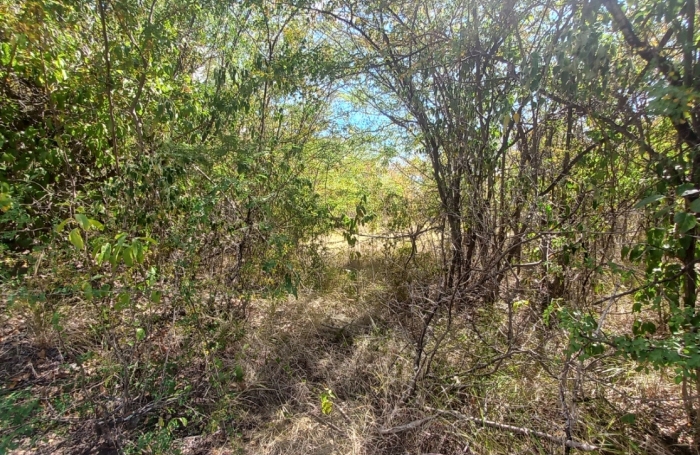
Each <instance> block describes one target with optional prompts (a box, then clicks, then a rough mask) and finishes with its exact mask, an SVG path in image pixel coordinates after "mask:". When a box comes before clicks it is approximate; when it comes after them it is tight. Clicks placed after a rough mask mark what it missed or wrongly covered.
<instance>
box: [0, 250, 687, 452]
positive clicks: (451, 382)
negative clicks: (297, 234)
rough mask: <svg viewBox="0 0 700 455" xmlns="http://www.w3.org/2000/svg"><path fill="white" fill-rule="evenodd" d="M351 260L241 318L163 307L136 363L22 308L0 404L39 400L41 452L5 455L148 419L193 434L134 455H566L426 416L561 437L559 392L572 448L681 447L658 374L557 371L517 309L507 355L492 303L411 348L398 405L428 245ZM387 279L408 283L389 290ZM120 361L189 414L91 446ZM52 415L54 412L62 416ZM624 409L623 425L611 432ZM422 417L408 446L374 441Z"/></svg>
mask: <svg viewBox="0 0 700 455" xmlns="http://www.w3.org/2000/svg"><path fill="white" fill-rule="evenodd" d="M358 248H359V250H360V251H361V252H362V256H361V259H359V260H357V258H354V259H353V260H350V259H348V257H349V256H348V252H347V250H344V249H337V250H332V249H329V250H328V251H327V252H326V255H327V256H326V257H325V258H324V260H325V261H326V262H327V264H330V265H329V273H328V274H327V276H326V277H325V279H326V286H325V288H326V289H332V291H328V290H326V291H323V292H320V293H318V292H312V291H307V292H304V293H303V294H302V295H300V297H299V298H298V299H294V298H288V299H282V300H263V299H257V300H253V301H251V302H250V303H249V304H248V306H247V308H246V316H245V318H244V319H241V318H240V315H235V314H234V313H231V312H230V311H229V310H228V309H225V308H224V307H221V304H219V303H217V302H214V303H213V305H209V304H207V305H209V306H207V305H204V304H200V306H191V307H188V306H182V305H181V304H180V303H178V302H179V301H178V299H177V296H175V295H169V296H167V297H166V298H164V299H163V303H162V304H161V306H160V307H158V308H153V309H152V310H150V311H147V312H145V313H144V314H143V315H142V316H141V320H140V321H139V322H140V323H143V324H146V325H145V326H146V327H147V328H148V330H147V333H148V337H147V343H144V344H143V345H142V346H141V348H140V350H138V349H136V348H134V349H135V350H134V351H132V350H130V348H129V347H128V345H124V351H123V352H122V353H121V354H120V353H119V352H116V351H115V350H113V349H110V346H108V345H107V346H106V345H104V344H100V343H101V342H102V343H103V341H101V340H104V337H101V336H99V335H98V334H95V333H93V332H92V331H91V329H90V327H91V326H94V325H95V322H96V321H97V320H98V318H99V315H98V314H97V313H96V312H95V309H94V308H92V307H91V306H90V305H87V304H84V303H76V302H66V308H65V310H66V311H67V310H68V309H69V308H70V310H71V311H73V312H76V311H79V312H80V314H81V317H80V318H67V319H66V321H65V324H64V326H65V327H64V330H63V332H62V334H61V337H60V338H59V337H56V336H55V334H52V332H51V331H50V330H48V331H47V330H44V332H45V333H43V334H42V333H38V332H41V331H38V330H37V329H36V328H35V326H33V325H32V319H31V316H32V313H31V311H29V310H28V309H27V308H19V307H18V308H15V309H14V310H12V311H10V312H9V313H8V314H11V315H12V318H11V319H8V320H5V321H3V322H4V325H3V329H2V330H3V332H2V337H3V338H2V346H3V351H2V353H1V355H2V357H1V359H2V361H3V364H2V365H3V366H2V370H0V374H1V376H0V382H1V383H2V384H3V385H4V388H5V391H8V390H19V389H23V390H30V391H31V393H33V394H34V395H35V396H38V397H40V398H41V400H42V402H41V403H42V405H41V416H42V417H41V419H39V420H40V421H41V422H43V423H41V422H40V423H39V424H38V426H37V431H39V432H40V433H41V434H40V437H38V438H36V439H35V440H33V439H31V438H30V437H27V438H25V439H24V440H23V441H22V444H21V446H20V448H19V449H18V450H17V451H15V452H13V453H17V454H19V453H47V454H48V453H57V454H58V453H66V454H67V453H111V452H109V451H108V450H111V449H108V448H107V447H109V444H108V443H109V441H110V440H111V439H114V438H122V439H123V442H122V445H121V446H122V448H123V449H125V450H126V449H129V448H131V453H140V452H139V451H138V450H136V449H135V447H136V445H135V444H136V443H135V442H134V441H135V438H138V437H144V435H149V434H152V433H153V432H155V431H156V430H157V429H158V424H157V422H158V419H159V418H160V419H164V420H165V421H166V422H167V420H168V419H171V418H173V417H178V416H183V415H187V416H188V419H189V420H190V422H189V425H188V426H187V427H186V428H179V429H176V430H174V431H172V432H170V433H168V434H167V435H166V436H168V437H170V443H169V445H167V446H164V447H169V448H163V449H158V448H157V445H155V444H151V445H148V446H147V448H146V449H144V450H141V452H144V453H175V452H174V451H176V450H179V451H180V452H181V453H183V454H192V455H194V454H204V453H212V454H214V453H218V454H238V453H241V454H256V455H258V454H259V455H273V454H280V455H281V454H319V455H321V454H328V455H331V454H339V455H340V454H357V455H373V454H378V455H380V454H381V455H384V454H386V455H393V454H397V455H398V454H402V455H403V454H429V453H431V454H457V453H459V454H480V455H485V454H503V453H522V454H530V453H562V452H563V448H562V447H561V446H560V445H557V444H555V443H552V442H550V441H546V440H542V439H538V438H533V437H523V436H519V435H515V434H510V433H507V432H504V431H502V430H499V429H494V428H488V427H483V426H480V425H477V424H475V423H474V422H470V421H466V420H460V419H455V418H453V417H450V416H446V415H437V414H435V413H434V412H433V411H431V409H443V410H454V411H458V412H460V413H462V414H465V415H468V416H472V417H477V418H486V419H489V420H492V421H497V422H503V423H507V424H510V425H515V426H521V427H525V428H531V429H535V430H538V431H542V432H546V433H549V434H551V435H554V436H557V437H564V436H565V433H564V428H565V413H564V411H563V406H562V394H563V396H564V399H565V403H566V405H567V408H568V411H569V414H570V416H571V419H572V422H573V424H572V436H573V437H574V439H576V440H579V441H585V442H589V443H593V444H597V445H599V446H602V447H604V448H605V451H604V453H610V454H613V453H649V454H669V453H673V452H672V451H671V448H670V447H669V445H668V442H669V441H670V440H671V439H673V438H674V437H675V436H678V435H679V434H680V435H681V440H682V437H683V434H685V433H684V431H686V430H687V428H686V427H685V422H684V420H683V413H682V406H681V403H680V401H679V400H678V399H679V397H680V392H679V389H678V386H676V385H674V384H673V381H672V378H671V377H669V375H668V373H667V372H656V371H650V372H635V371H634V368H635V367H636V365H634V364H632V363H631V362H627V361H624V360H622V359H620V358H619V357H615V356H608V357H604V358H602V359H600V360H595V361H594V360H587V361H585V362H572V363H570V364H569V365H568V367H567V362H566V357H565V355H564V353H563V352H564V348H565V346H566V344H567V338H566V335H565V332H564V331H563V330H561V329H560V328H557V327H556V326H554V327H552V328H546V327H544V326H543V324H542V323H541V322H537V321H538V316H537V315H536V314H534V312H535V309H534V308H532V307H531V306H530V305H524V306H521V307H520V308H518V309H517V311H515V313H514V317H513V322H512V327H513V330H512V335H511V340H510V341H509V340H508V336H507V326H508V321H507V317H506V315H507V307H506V306H505V304H504V303H503V302H497V303H495V304H493V305H491V306H489V307H484V308H462V309H459V310H455V312H454V313H453V314H452V315H451V318H450V317H448V314H447V313H446V312H440V313H438V314H437V316H436V318H435V319H434V320H433V323H432V325H431V328H430V330H429V331H428V337H427V339H428V341H427V344H426V346H425V352H426V354H427V355H428V356H431V357H432V362H431V365H430V370H429V371H428V372H427V374H426V373H425V372H423V374H421V375H420V376H419V378H418V381H417V382H416V390H415V393H414V394H413V395H412V397H410V399H404V398H405V397H406V395H405V394H406V391H407V389H408V388H409V385H410V384H411V381H412V379H413V377H414V371H413V361H414V353H415V342H416V339H417V337H416V334H417V331H419V329H420V323H421V320H422V317H423V315H424V312H425V308H422V307H421V306H420V301H419V299H418V300H416V299H417V296H418V297H419V294H420V292H422V291H421V289H420V287H419V285H418V284H415V283H424V282H426V281H428V280H429V279H430V276H431V274H434V270H432V269H430V268H427V267H424V265H425V264H430V262H431V260H430V259H431V255H432V254H433V253H431V252H430V251H428V250H429V246H426V247H425V249H423V250H420V251H419V254H418V255H417V257H416V258H415V260H414V262H413V264H414V265H412V266H411V267H409V268H403V267H399V266H396V265H395V264H396V262H401V261H397V260H396V258H395V257H392V255H394V254H399V255H400V254H401V253H400V252H398V253H397V251H391V252H389V253H386V252H384V251H383V250H382V245H381V242H377V241H373V242H370V241H367V242H361V243H360V245H359V247H358ZM397 248H400V245H399V246H398V247H397ZM385 253H386V254H385ZM399 259H402V258H399ZM403 259H405V257H404V258H403ZM433 259H434V257H433ZM392 260H393V261H394V262H393V265H392ZM407 276H408V277H409V278H414V279H412V280H411V279H409V280H406V278H407ZM400 280H403V282H404V283H405V282H406V281H408V282H409V283H411V282H413V283H414V284H408V285H404V287H403V288H399V287H397V286H396V283H397V282H399V281H400ZM424 290H425V289H423V291H424ZM426 292H427V291H426ZM203 300H206V299H203ZM203 305H204V306H203ZM627 306H629V302H624V301H621V302H618V305H617V307H616V308H613V310H612V311H611V312H610V316H609V317H608V320H607V321H606V324H608V325H609V326H610V327H612V328H615V329H616V330H623V328H624V327H629V324H628V323H629V321H628V319H629V314H628V312H627V311H626V307H627ZM226 308H227V307H226ZM195 312H199V313H195ZM195 316H197V318H196V319H192V318H195ZM127 322H128V320H126V319H125V321H123V323H124V324H123V325H122V326H118V325H116V324H115V327H116V328H115V332H114V333H115V336H117V337H121V338H125V337H127V336H128V335H129V330H128V327H129V325H128V324H126V323H127ZM121 338H120V339H121ZM511 351H512V352H511ZM86 352H93V353H94V355H93V356H92V357H91V358H90V359H87V360H85V361H83V363H82V365H81V366H78V365H77V364H76V361H75V358H76V357H77V356H78V355H84V354H85V353H86ZM125 353H126V354H129V355H131V356H132V357H131V358H132V359H135V360H134V361H136V362H137V363H138V365H139V368H140V369H138V370H135V372H134V373H133V375H134V377H136V378H141V379H139V380H142V381H145V380H146V378H147V377H148V375H155V376H154V378H160V376H159V375H161V372H165V368H164V364H165V363H164V362H166V361H170V362H171V363H173V364H174V365H175V367H174V368H175V369H174V370H173V372H172V374H170V375H169V376H168V378H170V379H171V380H172V381H174V383H175V386H174V389H173V390H174V392H172V393H173V394H175V395H178V394H180V396H182V397H185V398H186V401H185V402H183V403H180V404H179V405H176V404H174V402H173V403H170V404H167V406H166V405H163V406H162V407H159V408H153V410H152V411H150V413H149V414H148V415H146V416H144V417H143V420H142V421H141V422H142V424H143V425H142V426H143V428H140V427H138V426H137V427H128V426H125V425H122V426H117V427H115V428H113V429H112V430H111V431H112V433H111V434H109V435H106V434H104V433H103V434H95V432H94V428H93V427H94V423H95V418H96V417H95V414H94V413H95V412H96V411H95V410H86V408H85V407H86V406H87V405H88V404H89V402H90V401H91V400H92V401H94V402H97V403H99V404H100V406H102V407H105V408H107V409H114V410H115V412H116V410H117V409H119V401H118V400H117V399H116V398H115V397H116V396H117V395H118V392H119V386H120V381H119V377H120V376H119V375H120V355H125ZM503 353H507V355H503ZM28 365H31V366H28ZM567 368H568V369H567ZM32 370H33V371H32ZM564 371H566V373H565V374H564V373H563V372H564ZM139 375H140V376H139ZM238 375H240V377H239V376H238ZM164 377H165V376H164ZM562 377H563V378H565V380H564V381H563V382H562ZM154 381H155V384H156V386H157V385H158V384H159V382H158V380H155V379H154ZM79 383H80V384H81V385H78V384H79ZM134 387H137V386H136V385H135V386H134ZM562 387H563V388H562ZM156 388H157V387H156ZM328 392H331V393H332V394H333V396H334V398H332V399H331V401H332V402H333V408H332V411H331V412H330V413H329V414H324V413H323V412H322V409H321V396H322V394H324V393H328ZM61 400H64V401H66V403H67V405H66V406H67V407H65V408H62V409H58V408H57V404H56V403H58V402H59V401H61ZM149 400H150V401H149ZM153 402H156V403H158V401H157V399H155V398H153V397H151V398H148V397H146V396H145V395H144V398H143V400H141V401H138V400H137V401H135V402H134V403H132V408H131V410H130V411H129V412H132V411H133V410H134V409H137V410H138V409H139V406H141V407H143V406H145V405H147V404H148V403H153ZM632 412H633V413H635V415H636V421H635V423H634V424H629V423H624V422H623V421H622V420H621V417H622V416H624V415H625V414H628V413H632ZM431 416H434V417H435V418H434V419H432V420H430V421H428V422H425V423H424V424H421V425H416V427H415V428H412V429H410V430H407V431H400V432H396V433H393V434H381V432H380V430H381V429H387V428H393V427H397V426H401V425H405V424H410V423H411V422H415V421H418V420H420V419H423V418H426V417H431ZM42 419H43V420H42ZM47 422H52V423H47ZM149 432H150V433H149ZM158 434H160V433H158ZM110 438H111V439H110ZM100 450H102V451H101V452H100ZM114 453H116V452H114ZM677 453H682V452H677Z"/></svg>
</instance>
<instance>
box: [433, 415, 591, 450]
mask: <svg viewBox="0 0 700 455" xmlns="http://www.w3.org/2000/svg"><path fill="white" fill-rule="evenodd" d="M426 409H428V410H430V411H433V412H437V413H438V414H443V415H449V416H452V417H455V418H457V419H460V420H468V421H470V422H474V423H478V424H479V425H483V426H487V427H491V428H496V429H498V430H504V431H510V432H512V433H518V434H521V435H523V436H536V437H538V438H541V439H547V440H549V441H552V442H555V443H558V444H561V445H564V446H566V447H571V448H572V449H579V450H583V451H585V452H593V451H596V450H599V449H600V448H599V447H598V446H594V445H592V444H588V443H585V442H578V441H573V440H568V441H567V440H566V439H564V438H559V437H557V436H554V435H551V434H547V433H543V432H541V431H537V430H532V429H530V428H524V427H516V426H513V425H506V424H504V423H498V422H493V421H491V420H486V419H479V418H476V417H470V416H467V415H464V414H461V413H459V412H456V411H443V410H441V409H434V408H430V407H426Z"/></svg>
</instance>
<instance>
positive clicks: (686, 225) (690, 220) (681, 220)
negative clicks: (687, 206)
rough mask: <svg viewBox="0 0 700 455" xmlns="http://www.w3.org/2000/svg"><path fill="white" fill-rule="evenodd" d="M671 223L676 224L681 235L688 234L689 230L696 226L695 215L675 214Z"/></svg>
mask: <svg viewBox="0 0 700 455" xmlns="http://www.w3.org/2000/svg"><path fill="white" fill-rule="evenodd" d="M673 221H675V222H676V224H677V225H678V229H679V230H680V232H681V233H686V232H688V231H689V230H691V229H693V228H694V227H695V225H696V224H697V220H696V219H695V215H693V214H691V213H685V212H678V213H676V215H675V216H674V217H673Z"/></svg>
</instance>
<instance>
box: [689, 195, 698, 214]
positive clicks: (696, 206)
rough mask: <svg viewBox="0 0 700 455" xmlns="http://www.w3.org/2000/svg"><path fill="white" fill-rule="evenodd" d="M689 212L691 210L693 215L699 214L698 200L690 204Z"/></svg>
mask: <svg viewBox="0 0 700 455" xmlns="http://www.w3.org/2000/svg"><path fill="white" fill-rule="evenodd" d="M690 210H692V211H693V212H695V213H700V198H698V199H695V200H694V201H693V202H691V203H690Z"/></svg>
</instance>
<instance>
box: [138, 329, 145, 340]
mask: <svg viewBox="0 0 700 455" xmlns="http://www.w3.org/2000/svg"><path fill="white" fill-rule="evenodd" d="M144 338H146V331H145V330H143V329H142V328H141V327H139V328H138V329H136V339H137V340H138V341H141V340H143V339H144Z"/></svg>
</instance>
